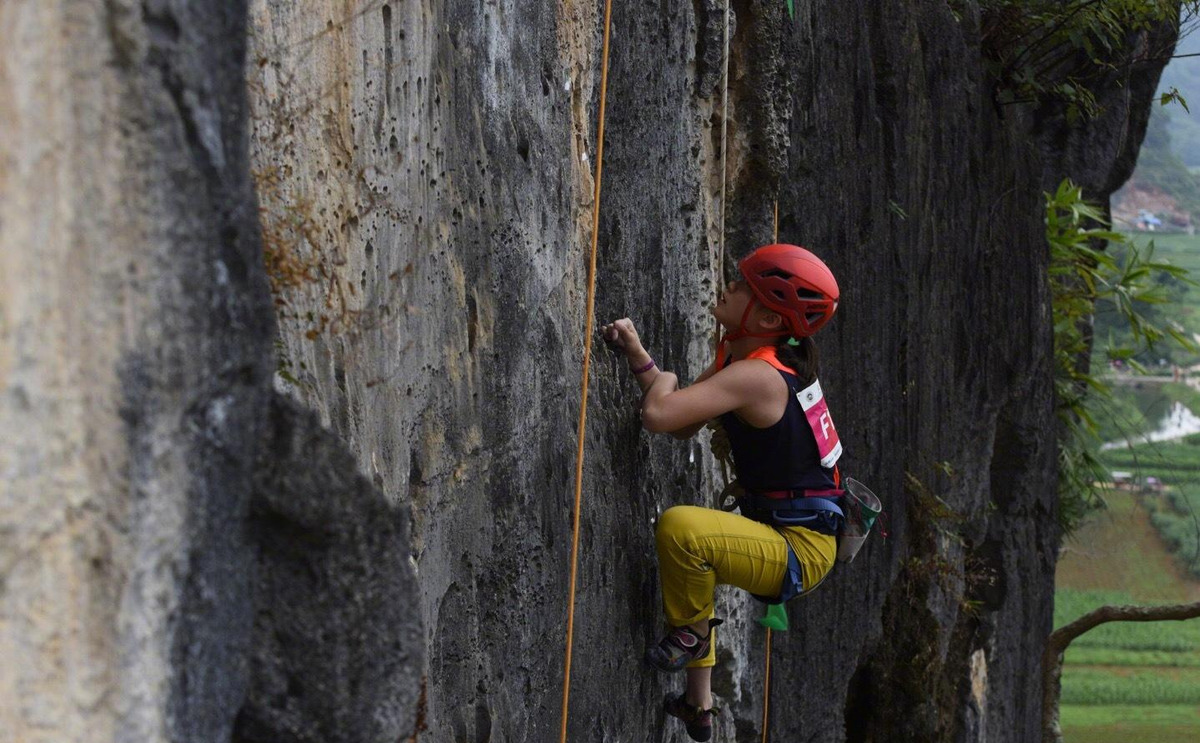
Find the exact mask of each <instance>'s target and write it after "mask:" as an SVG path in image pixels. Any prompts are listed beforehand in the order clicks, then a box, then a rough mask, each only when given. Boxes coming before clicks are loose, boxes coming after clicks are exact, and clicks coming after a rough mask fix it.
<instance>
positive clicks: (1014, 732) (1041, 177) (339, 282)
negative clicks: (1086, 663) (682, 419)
mask: <svg viewBox="0 0 1200 743" xmlns="http://www.w3.org/2000/svg"><path fill="white" fill-rule="evenodd" d="M796 6H797V7H796V17H795V18H794V19H791V18H789V17H788V13H787V10H786V5H785V4H784V3H779V2H776V1H775V0H771V1H770V2H767V0H739V1H738V2H735V3H733V7H732V10H733V13H732V17H733V22H732V24H731V27H730V36H731V50H732V51H731V62H730V77H729V111H728V120H729V129H728V132H727V144H726V149H727V154H728V167H727V169H726V171H725V180H726V188H727V191H728V197H727V199H726V202H725V203H726V204H727V209H728V211H727V214H726V216H725V230H724V236H725V237H724V246H725V247H724V251H722V250H721V249H720V246H721V244H722V240H721V239H720V238H721V227H720V225H721V219H722V217H721V201H720V193H721V190H722V170H721V167H720V162H721V154H722V136H721V131H720V121H721V113H722V112H721V98H722V85H721V61H722V38H723V34H724V5H723V4H720V3H717V2H715V1H713V0H699V1H698V2H692V3H681V2H665V3H650V4H640V5H637V6H636V7H633V6H624V7H622V6H620V5H619V4H618V7H617V8H616V9H615V15H614V18H613V37H612V40H613V46H612V54H611V63H610V73H609V88H608V97H607V106H608V122H607V134H606V154H605V158H604V189H603V194H602V209H601V224H600V232H599V241H600V251H601V252H600V265H599V271H598V297H597V302H598V305H597V313H598V317H599V318H600V319H609V318H613V317H618V316H622V315H629V316H631V317H633V318H634V319H635V320H636V321H637V323H638V325H639V328H641V331H642V335H643V338H644V339H645V341H646V344H647V346H648V348H649V349H650V350H651V351H652V352H653V353H654V355H655V358H656V359H657V360H658V362H659V364H660V365H661V366H662V367H663V368H667V369H670V370H673V371H676V372H678V373H679V374H680V376H681V378H685V379H687V378H690V377H693V376H695V375H696V374H697V373H699V372H700V371H701V370H702V369H703V368H704V367H705V366H706V365H707V364H708V363H709V362H710V361H711V342H712V333H713V323H712V320H711V319H710V318H709V316H708V314H707V311H706V307H707V305H708V304H709V303H710V302H711V301H712V299H713V295H714V291H715V289H716V286H715V285H716V284H717V283H718V282H719V281H720V279H719V277H720V276H721V274H722V273H725V274H727V275H729V274H731V273H732V268H733V264H734V261H735V259H736V258H738V257H740V256H741V255H742V254H744V253H745V252H747V251H748V250H750V249H751V248H752V247H754V246H756V245H758V244H762V243H765V242H768V241H769V240H770V239H771V237H772V232H773V221H774V213H775V203H776V201H777V202H778V217H779V237H780V239H781V240H784V241H789V242H796V243H800V244H804V245H807V246H809V247H811V248H812V249H814V250H815V251H817V252H818V253H819V254H820V255H822V256H823V257H824V258H826V260H827V261H828V263H829V264H830V266H831V267H832V269H833V270H834V272H835V274H836V275H837V276H838V277H839V279H840V282H841V285H842V289H843V297H842V304H841V311H840V312H839V314H838V316H837V318H836V319H835V321H834V322H833V323H832V324H831V325H830V326H829V327H828V329H826V330H825V331H823V332H822V334H821V336H820V337H819V339H818V343H819V345H820V346H821V351H822V354H823V356H822V361H823V367H822V369H823V372H822V381H823V385H824V387H825V389H826V394H827V396H828V398H829V400H830V403H831V406H832V408H833V411H834V415H835V417H836V419H837V421H838V429H839V432H840V433H841V436H842V439H843V442H844V444H845V445H846V448H847V454H846V456H845V458H844V460H843V462H844V469H845V471H846V472H847V474H851V475H853V476H855V477H857V478H858V479H861V480H863V481H865V482H867V483H868V484H870V485H871V486H872V487H873V488H874V490H875V491H876V492H877V493H879V494H880V495H881V496H882V497H883V499H884V502H885V504H886V506H887V509H888V514H889V519H888V523H887V530H888V531H889V532H890V537H889V538H888V539H887V540H886V541H883V540H875V541H873V542H872V543H871V544H870V545H869V546H868V547H867V548H866V550H865V552H864V553H863V554H862V555H861V556H860V557H859V558H858V560H857V561H856V562H854V563H853V564H852V565H850V566H842V567H839V568H838V569H837V572H836V574H835V575H834V576H833V578H832V579H831V580H829V581H828V582H827V583H826V584H825V585H824V586H823V587H822V588H821V589H820V590H819V591H817V592H815V593H814V594H812V595H811V596H810V597H808V598H805V599H803V600H800V601H797V602H794V603H793V605H792V606H791V607H789V610H790V613H791V620H792V625H793V630H792V631H791V632H788V633H786V634H776V636H775V641H774V647H773V653H772V669H773V672H772V684H771V688H772V700H771V701H772V704H771V709H770V718H771V722H770V724H771V729H772V735H773V736H774V737H775V739H777V740H782V739H785V738H786V739H796V738H801V737H802V738H803V739H805V740H814V741H843V740H845V741H881V740H888V741H896V740H900V741H921V742H925V741H996V740H1014V741H1016V740H1034V739H1036V737H1037V735H1038V729H1039V728H1038V725H1039V712H1040V707H1039V705H1040V690H1038V689H1037V688H1035V686H1034V685H1033V684H1030V683H1029V680H1030V679H1033V678H1036V677H1037V668H1038V662H1039V656H1040V651H1041V647H1042V643H1043V639H1044V637H1045V636H1046V634H1047V632H1048V631H1049V629H1050V620H1051V601H1052V580H1053V570H1054V560H1055V549H1056V546H1057V541H1058V534H1057V526H1056V523H1057V522H1056V508H1057V507H1056V503H1055V499H1054V491H1055V474H1056V473H1055V459H1054V456H1055V446H1054V439H1053V435H1054V428H1055V423H1054V415H1053V400H1052V386H1051V375H1052V353H1051V335H1050V323H1049V317H1050V309H1049V297H1048V295H1047V285H1046V260H1047V256H1046V249H1045V245H1044V240H1043V234H1042V222H1041V219H1042V213H1041V212H1042V207H1041V192H1042V190H1043V189H1044V188H1045V187H1047V185H1049V184H1053V183H1054V182H1056V181H1057V180H1058V179H1059V178H1060V177H1062V176H1065V175H1074V176H1076V177H1077V179H1078V180H1080V182H1082V183H1084V184H1086V185H1087V186H1089V187H1090V188H1091V189H1092V195H1093V196H1094V197H1096V198H1100V199H1105V198H1107V195H1108V193H1109V192H1110V191H1111V190H1112V188H1114V187H1115V186H1116V185H1119V182H1120V181H1121V180H1123V178H1124V177H1126V176H1127V171H1128V167H1129V165H1130V162H1131V158H1132V157H1133V155H1134V154H1135V153H1136V148H1137V146H1138V143H1139V142H1140V138H1141V132H1143V131H1144V124H1145V115H1146V109H1147V106H1148V104H1149V100H1150V96H1151V95H1152V93H1153V89H1154V81H1155V79H1156V77H1157V69H1156V68H1155V67H1154V66H1153V65H1146V66H1143V67H1140V68H1138V70H1137V73H1136V74H1130V75H1128V76H1126V78H1125V80H1124V83H1125V87H1123V88H1120V89H1118V88H1116V87H1115V86H1114V87H1112V89H1111V90H1106V91H1099V93H1100V97H1101V98H1102V100H1103V101H1105V102H1107V103H1109V104H1110V105H1108V107H1107V108H1106V111H1105V115H1104V117H1103V118H1102V119H1101V120H1097V121H1094V122H1092V123H1091V124H1089V125H1088V126H1075V127H1070V126H1067V124H1066V121H1065V120H1064V119H1062V118H1061V117H1058V116H1057V115H1056V114H1055V112H1053V111H1050V110H1042V111H1026V110H1020V109H1018V108H1016V107H1010V109H1005V108H1004V107H1000V106H997V105H996V103H995V100H994V97H993V95H992V92H993V91H992V90H991V87H990V83H989V82H988V80H987V78H986V76H985V75H984V72H983V64H982V61H981V51H980V49H979V43H980V42H979V19H978V18H977V17H976V11H975V10H974V8H973V6H972V5H971V4H970V3H960V4H956V7H958V6H962V7H961V8H960V11H959V12H958V13H955V12H952V11H951V9H950V8H949V7H948V5H947V4H946V3H944V2H940V1H933V0H929V1H923V2H917V3H905V4H898V3H881V2H829V1H825V2H812V3H796ZM248 16H249V27H250V33H251V37H250V39H249V43H248V44H247V40H246V37H245V30H246V24H247V8H246V7H245V6H244V4H243V3H239V2H233V3H221V4H213V3H203V2H198V1H196V0H192V1H191V2H189V1H187V0H144V1H143V2H133V1H132V0H106V2H103V3H101V2H98V0H58V1H57V2H53V3H48V2H34V1H33V0H16V1H15V2H8V3H5V4H3V6H0V32H2V33H3V36H4V40H5V43H4V44H0V100H4V101H8V102H10V103H9V104H8V105H6V106H4V107H3V108H0V267H2V271H0V395H2V398H0V399H2V400H3V402H2V405H0V431H2V432H3V440H4V442H5V446H3V447H0V471H2V472H3V473H4V474H3V476H4V478H5V485H6V487H5V490H4V492H3V494H0V498H2V499H3V500H2V501H0V503H2V504H3V508H2V510H0V536H2V537H3V538H2V539H0V636H2V637H4V645H3V650H4V653H3V654H4V657H5V658H6V661H7V662H5V663H4V664H0V699H3V700H5V701H4V702H3V703H2V704H0V725H2V726H3V729H5V730H14V731H16V737H17V739H20V740H31V741H42V740H45V741H62V740H97V739H105V740H109V739H111V740H130V741H133V740H137V741H157V740H168V739H170V740H195V741H221V740H234V741H239V742H245V743H249V742H251V741H255V742H257V741H263V742H265V741H381V742H382V741H387V742H388V743H393V742H394V741H397V740H405V741H414V742H415V741H416V740H418V739H419V740H423V741H462V740H468V741H489V740H495V741H526V740H528V741H543V740H553V739H554V738H555V736H556V735H557V733H558V726H559V702H560V695H561V691H562V670H563V654H564V639H565V632H564V626H565V622H566V616H567V606H566V596H567V576H568V574H569V565H568V554H569V550H570V525H571V509H572V486H573V467H574V432H575V421H576V416H577V411H578V408H577V406H578V402H579V396H580V391H579V383H580V379H579V373H580V368H581V362H582V349H583V337H584V334H585V333H590V332H593V329H590V328H584V327H583V325H584V297H585V294H586V280H587V274H586V260H585V247H586V246H587V245H588V243H589V241H590V237H591V235H590V229H591V228H590V211H591V207H592V185H593V182H592V178H593V175H592V165H593V160H594V158H595V152H596V130H595V114H596V111H597V109H598V105H599V100H598V97H599V82H600V58H599V42H600V33H601V19H602V14H601V12H600V9H598V8H597V7H596V6H594V5H590V4H588V5H584V4H581V3H565V4H554V3H541V2H517V1H516V0H495V1H494V2H489V3H485V4H482V5H481V4H480V3H477V2H466V1H465V0H448V1H447V2H429V1H428V0H386V1H385V0H367V1H364V2H359V3H346V2H341V1H340V0H339V1H337V2H334V1H333V0H312V1H311V2H307V3H292V2H284V1H283V0H254V2H252V3H251V7H250V8H249V9H248ZM1160 41H1161V40H1160ZM9 42H11V43H9ZM1166 42H1167V43H1169V42H1170V39H1169V38H1168V39H1166ZM247 46H248V52H247V49H246V48H247ZM243 61H245V63H246V64H245V66H243ZM247 73H248V74H247ZM244 75H245V77H246V78H247V80H248V91H249V94H248V99H247V94H246V92H245V90H246V89H245V88H243V76H244ZM247 135H249V136H247ZM254 189H256V190H257V205H258V207H259V211H258V214H257V215H256V214H255V211H254V207H255V196H254V193H253V190H254ZM256 216H257V217H258V223H257V224H256V223H255V217H256ZM261 256H265V258H266V261H265V264H266V273H265V275H264V273H263V270H262V263H260V257H261ZM272 301H273V302H274V309H275V314H276V315H277V318H278V339H277V341H276V342H275V345H274V348H272V335H273V332H274V331H275V325H274V324H273V319H272V311H271V302H272ZM272 371H274V372H275V373H274V375H273V374H272ZM272 378H274V383H273V381H272ZM273 384H274V386H277V387H279V388H280V392H276V391H274V389H273ZM635 392H636V385H635V384H634V382H633V381H632V380H631V379H629V377H628V374H627V373H626V371H625V369H624V368H623V361H620V360H617V359H614V358H613V357H611V356H610V355H607V354H606V352H604V351H603V350H602V349H600V350H597V352H596V356H595V358H594V363H593V365H592V379H591V397H590V400H591V402H590V413H589V424H588V431H587V433H588V437H587V444H586V449H585V451H586V459H585V463H586V466H585V473H584V476H585V480H584V482H585V493H584V501H583V507H582V523H583V533H582V551H581V557H580V563H579V571H580V575H579V595H578V598H577V602H576V606H575V631H576V635H575V636H576V642H575V646H574V665H573V673H572V687H571V688H572V694H571V700H572V703H571V717H570V722H569V726H568V730H569V734H570V738H571V739H573V740H574V739H584V738H587V739H600V740H621V741H624V740H645V739H650V740H678V739H680V736H681V735H682V731H681V730H680V729H679V727H678V726H677V724H676V723H674V722H671V721H664V720H663V719H662V714H661V712H659V700H661V698H662V696H663V695H664V694H666V693H667V692H668V691H673V690H677V689H678V687H679V683H680V682H679V679H675V678H663V677H659V676H656V675H653V674H651V673H649V672H647V671H645V670H644V669H643V668H642V667H641V665H640V662H639V657H640V654H641V649H642V647H643V646H644V645H645V644H646V643H647V642H649V641H651V640H652V639H653V638H655V637H656V636H657V635H658V633H659V631H660V627H659V625H660V622H661V615H660V613H659V608H658V586H657V579H656V566H655V559H654V550H653V532H654V523H655V520H656V518H657V516H658V514H659V513H661V512H662V510H663V509H665V508H667V507H669V506H670V505H673V504H676V503H701V504H709V503H712V502H713V499H714V493H715V492H716V491H717V490H719V488H720V482H719V480H720V476H719V473H718V471H717V468H716V466H715V465H714V464H713V462H712V461H711V457H710V455H709V454H708V452H707V447H706V442H705V441H704V437H703V435H702V436H701V438H700V439H697V440H694V441H691V442H686V443H679V442H675V441H674V440H670V439H665V440H664V439H663V438H662V437H651V436H649V435H647V434H645V433H644V432H642V430H641V428H640V425H639V422H638V419H637V415H636V412H635V410H634V405H633V404H634V402H636V395H635ZM301 405H307V406H309V407H311V408H312V409H314V410H315V413H310V412H306V411H305V410H303V409H302V407H301ZM322 426H326V427H328V429H331V430H332V433H331V432H330V431H329V430H325V428H323V427H322ZM9 442H15V443H13V444H10V443H9ZM410 513H411V522H410V517H409V514H410ZM414 564H415V578H414V567H413V565H414ZM718 611H719V613H720V614H721V615H722V616H724V617H726V618H727V624H726V626H725V627H723V633H722V636H721V650H720V653H721V655H722V658H723V660H722V662H721V664H720V665H719V666H718V669H717V671H716V673H715V675H714V685H715V690H716V693H717V695H718V697H719V701H718V703H719V704H720V705H721V706H722V707H724V708H725V709H726V710H727V712H726V714H724V715H723V716H722V717H721V718H720V723H719V724H720V729H719V730H718V736H720V738H721V739H724V740H741V741H750V740H759V739H760V737H761V731H760V727H761V724H762V719H763V712H764V709H763V708H764V699H763V694H762V688H763V671H762V669H763V661H764V658H763V654H764V651H763V648H764V645H763V640H764V638H763V634H762V630H760V629H759V628H758V627H757V625H756V624H755V623H754V622H753V619H754V618H755V617H757V616H758V615H759V614H760V612H761V609H760V607H759V606H758V605H756V604H754V603H753V602H752V601H751V600H749V599H748V598H747V597H745V596H742V595H740V594H737V593H734V592H728V593H722V594H721V595H720V599H719V602H718Z"/></svg>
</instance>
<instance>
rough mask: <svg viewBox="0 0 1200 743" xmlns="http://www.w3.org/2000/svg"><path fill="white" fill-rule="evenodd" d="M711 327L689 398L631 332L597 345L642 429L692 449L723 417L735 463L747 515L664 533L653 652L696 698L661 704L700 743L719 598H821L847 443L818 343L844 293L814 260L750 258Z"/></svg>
mask: <svg viewBox="0 0 1200 743" xmlns="http://www.w3.org/2000/svg"><path fill="white" fill-rule="evenodd" d="M738 268H739V270H740V271H741V274H742V276H743V280H741V281H735V282H732V283H730V284H729V286H728V287H727V288H726V289H725V292H724V293H723V294H722V296H721V298H720V300H719V301H718V302H717V304H716V306H715V307H713V309H712V314H713V316H714V317H715V318H716V319H717V321H718V322H719V323H720V324H721V327H722V329H723V331H724V334H723V337H722V340H721V342H720V344H719V345H718V347H717V358H716V360H715V361H714V363H713V364H712V366H710V367H709V368H708V369H707V370H705V372H704V373H703V374H701V375H700V376H699V377H698V378H697V379H696V381H695V382H694V383H693V384H692V385H691V386H689V387H686V388H684V389H680V388H679V380H678V378H677V377H676V376H675V375H674V374H672V373H670V372H666V371H660V370H659V369H658V368H657V366H656V365H655V363H654V360H653V359H651V357H650V354H648V353H647V352H646V350H645V348H643V347H642V343H641V341H640V339H639V338H638V333H637V330H636V328H635V327H634V324H633V322H631V321H630V320H629V319H627V318H626V319H621V320H617V321H615V322H613V323H610V324H608V325H605V326H604V327H603V328H602V331H601V332H602V334H603V337H604V339H605V341H606V342H607V343H608V344H609V346H610V347H612V348H614V349H617V350H619V351H621V352H623V353H624V354H625V357H626V359H627V360H628V362H629V367H630V371H631V372H632V373H633V374H634V376H635V377H636V378H637V381H638V384H639V385H640V386H641V388H642V395H643V396H642V424H643V425H644V426H645V428H646V429H647V430H649V431H652V432H655V433H670V434H672V435H673V436H675V437H676V438H688V437H691V436H693V435H695V433H696V432H697V431H699V430H700V429H701V428H702V427H703V426H704V424H705V423H706V422H707V421H709V420H710V419H712V418H720V420H721V423H722V425H723V427H724V430H725V431H726V432H727V434H728V437H729V443H730V446H731V448H732V451H733V459H734V468H735V470H736V472H737V478H738V483H739V484H740V485H741V487H742V488H743V490H744V491H745V495H744V496H742V497H741V498H739V500H738V507H739V510H740V511H741V515H736V514H733V513H728V512H725V511H721V510H715V509H710V508H699V507H696V506H675V507H673V508H670V509H668V510H667V511H666V513H664V514H663V515H662V518H661V519H660V520H659V522H658V530H657V535H656V537H657V549H658V560H659V573H660V577H661V584H662V595H663V608H664V611H665V614H666V620H667V624H668V625H669V626H670V631H669V632H668V633H667V635H666V636H665V637H664V638H663V639H662V640H661V641H660V642H659V643H658V644H657V645H654V646H652V647H650V648H649V649H647V651H646V655H645V659H646V662H647V663H648V664H649V665H651V666H653V667H654V668H657V669H659V670H661V671H668V672H676V671H680V670H683V669H684V668H686V669H687V688H686V690H685V691H684V692H683V693H682V694H679V695H678V696H672V697H669V698H668V699H667V701H666V703H665V711H666V712H667V714H669V715H672V716H674V717H678V718H680V719H681V720H683V722H684V724H685V725H686V727H687V732H688V735H689V736H691V738H692V739H693V740H698V741H706V740H708V739H709V737H710V736H711V735H712V721H713V717H714V715H715V714H716V713H717V710H716V709H715V708H714V707H713V706H712V693H711V686H710V680H711V675H712V667H713V665H714V664H715V663H716V642H715V640H716V636H715V634H714V632H715V627H716V626H717V625H718V624H720V623H721V620H719V619H716V618H714V617H713V591H714V588H715V587H716V585H717V584H728V585H734V586H737V587H738V588H742V589H745V590H747V591H749V592H750V593H752V594H755V595H756V596H758V597H759V598H761V599H763V600H766V601H768V602H770V603H777V602H782V601H786V600H788V599H789V598H791V597H793V596H795V595H798V594H800V593H802V592H804V591H808V590H812V589H813V588H815V587H816V586H817V584H818V583H820V582H821V581H822V580H823V579H824V577H825V576H826V575H827V574H828V573H829V571H830V569H831V568H832V567H833V563H834V559H835V557H836V554H837V541H836V540H837V534H838V530H839V528H840V527H841V521H842V518H843V516H842V512H841V510H840V509H839V507H838V502H837V499H838V496H840V495H841V492H842V491H841V490H840V489H839V486H840V484H841V483H840V477H839V475H838V472H837V469H836V468H835V465H836V462H837V459H838V457H839V456H840V455H841V444H840V443H839V442H838V438H837V433H836V431H835V430H834V428H833V423H832V420H831V419H830V417H829V411H828V409H827V408H826V406H825V402H824V399H823V395H822V393H821V387H820V383H819V382H818V381H817V348H816V345H815V344H814V343H813V340H812V335H813V334H814V333H816V332H817V330H819V329H820V328H821V326H823V325H824V324H825V323H826V322H828V321H829V319H830V318H831V317H832V316H833V313H834V311H835V310H836V309H837V301H838V286H837V282H836V281H835V280H834V277H833V274H832V273H831V272H830V271H829V268H828V267H826V265H825V264H824V263H823V262H821V260H820V259H819V258H817V257H816V256H815V255H813V254H812V253H810V252H809V251H807V250H805V249H804V248H800V247H797V246H795V245H767V246H765V247H762V248H759V249H758V250H756V251H754V252H753V253H751V254H750V255H749V256H747V257H746V258H744V259H743V260H742V261H741V262H740V263H739V264H738Z"/></svg>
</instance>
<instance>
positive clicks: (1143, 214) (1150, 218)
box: [1135, 209, 1162, 232]
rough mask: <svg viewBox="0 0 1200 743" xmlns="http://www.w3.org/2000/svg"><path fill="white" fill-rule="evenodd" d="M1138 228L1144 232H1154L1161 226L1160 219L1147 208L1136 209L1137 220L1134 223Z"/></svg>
mask: <svg viewBox="0 0 1200 743" xmlns="http://www.w3.org/2000/svg"><path fill="white" fill-rule="evenodd" d="M1135 225H1136V226H1137V228H1138V229H1139V230H1145V231H1146V232H1154V231H1155V230H1156V229H1158V228H1159V227H1161V226H1162V220H1161V219H1159V218H1158V217H1156V216H1154V212H1152V211H1150V210H1149V209H1138V215H1137V221H1136V223H1135Z"/></svg>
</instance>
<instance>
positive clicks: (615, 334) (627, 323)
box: [600, 317, 642, 356]
mask: <svg viewBox="0 0 1200 743" xmlns="http://www.w3.org/2000/svg"><path fill="white" fill-rule="evenodd" d="M600 334H601V336H602V337H603V338H604V342H605V343H607V344H608V347H609V348H611V349H613V350H615V351H622V352H624V353H625V355H627V356H628V355H630V354H631V352H634V351H640V350H641V348H642V341H641V338H639V337H638V332H637V328H636V327H634V325H633V320H630V319H629V318H628V317H623V318H621V319H620V320H614V321H613V322H610V323H609V324H607V325H605V326H604V327H602V328H600Z"/></svg>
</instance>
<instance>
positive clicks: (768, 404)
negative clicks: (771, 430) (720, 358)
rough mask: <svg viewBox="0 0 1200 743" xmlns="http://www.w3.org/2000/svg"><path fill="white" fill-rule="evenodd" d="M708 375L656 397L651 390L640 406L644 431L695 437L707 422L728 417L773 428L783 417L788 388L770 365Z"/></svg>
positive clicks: (738, 366) (743, 364)
mask: <svg viewBox="0 0 1200 743" xmlns="http://www.w3.org/2000/svg"><path fill="white" fill-rule="evenodd" d="M710 371H711V372H712V373H711V375H709V371H706V372H705V374H702V375H701V376H700V377H699V378H698V379H697V381H696V382H695V383H694V384H692V385H690V386H688V387H685V388H683V389H673V390H670V391H667V392H665V393H663V392H658V394H655V393H656V392H657V391H656V390H654V389H652V390H651V391H650V393H648V394H647V396H646V400H645V402H644V403H643V407H642V424H643V425H644V426H645V427H646V430H648V431H653V432H655V433H665V432H670V433H672V434H674V435H675V436H676V437H679V438H686V436H685V435H684V434H687V435H692V434H694V433H695V431H698V430H699V429H700V427H702V426H703V425H704V424H705V423H706V422H708V421H709V420H711V419H713V418H716V417H717V416H719V415H724V414H725V413H729V412H736V413H737V414H738V416H739V417H741V418H742V419H744V420H745V421H746V422H747V423H749V424H750V425H752V426H763V425H766V426H769V425H771V424H772V423H774V422H775V421H777V420H779V417H780V416H781V415H783V408H784V407H785V406H786V404H787V383H785V382H784V381H783V379H782V378H781V377H780V376H779V374H778V373H777V372H775V370H774V369H772V368H771V366H770V365H769V364H767V363H765V362H761V361H737V362H734V363H732V364H730V365H728V366H726V367H725V368H724V369H722V370H721V371H715V370H710ZM655 386H657V384H656V385H655ZM772 415H773V416H774V418H773V419H771V420H768V419H770V418H771V416H772ZM690 429H694V430H690ZM689 430H690V433H689Z"/></svg>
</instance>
